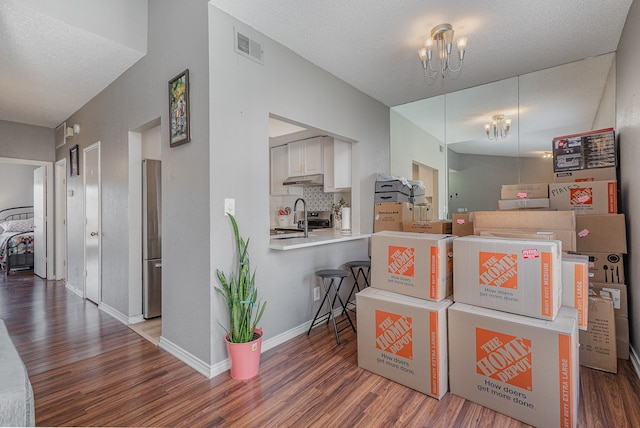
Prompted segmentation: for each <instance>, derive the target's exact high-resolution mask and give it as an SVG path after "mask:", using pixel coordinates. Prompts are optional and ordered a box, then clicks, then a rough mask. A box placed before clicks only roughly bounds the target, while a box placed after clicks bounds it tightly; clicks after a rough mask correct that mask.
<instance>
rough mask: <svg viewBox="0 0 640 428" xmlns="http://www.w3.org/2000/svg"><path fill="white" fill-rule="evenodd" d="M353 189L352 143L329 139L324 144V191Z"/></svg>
mask: <svg viewBox="0 0 640 428" xmlns="http://www.w3.org/2000/svg"><path fill="white" fill-rule="evenodd" d="M349 189H351V143H348V142H346V141H342V140H338V139H337V138H336V139H334V138H327V139H326V140H325V143H324V191H325V193H331V192H340V191H343V190H349Z"/></svg>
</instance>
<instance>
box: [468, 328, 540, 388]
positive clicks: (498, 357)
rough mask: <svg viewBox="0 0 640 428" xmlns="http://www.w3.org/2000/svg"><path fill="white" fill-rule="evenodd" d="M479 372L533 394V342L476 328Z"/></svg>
mask: <svg viewBox="0 0 640 428" xmlns="http://www.w3.org/2000/svg"><path fill="white" fill-rule="evenodd" d="M476 373H478V374H479V375H482V376H486V377H490V378H492V379H495V380H499V381H500V382H504V383H508V384H509V385H513V386H517V387H518V388H522V389H526V390H527V391H531V390H532V385H533V382H532V379H533V368H532V364H531V340H530V339H525V338H522V337H517V336H511V335H508V334H503V333H498V332H495V331H491V330H485V329H483V328H476Z"/></svg>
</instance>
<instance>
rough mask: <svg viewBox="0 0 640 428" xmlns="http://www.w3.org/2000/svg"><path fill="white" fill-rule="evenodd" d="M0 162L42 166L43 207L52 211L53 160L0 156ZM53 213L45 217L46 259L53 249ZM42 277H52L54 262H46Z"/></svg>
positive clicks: (52, 252)
mask: <svg viewBox="0 0 640 428" xmlns="http://www.w3.org/2000/svg"><path fill="white" fill-rule="evenodd" d="M0 163H6V164H13V165H32V166H34V167H44V175H45V178H44V181H45V184H44V186H43V188H42V192H43V198H44V209H45V210H46V212H48V213H53V212H54V210H53V194H54V192H53V182H54V180H53V162H45V161H38V160H32V159H16V158H5V157H0ZM53 221H54V218H53V215H49V216H47V217H46V219H45V227H46V232H45V233H44V235H43V236H44V241H43V242H42V244H43V248H44V251H45V254H44V257H45V258H47V259H51V257H52V255H53V254H54V251H55V246H54V243H55V239H54V234H53V230H54V227H53ZM43 275H44V276H43V277H44V278H47V279H49V278H53V277H54V264H53V263H47V264H46V269H45V272H44V273H43Z"/></svg>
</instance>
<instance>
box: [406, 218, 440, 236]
mask: <svg viewBox="0 0 640 428" xmlns="http://www.w3.org/2000/svg"><path fill="white" fill-rule="evenodd" d="M451 226H452V225H451V220H432V221H405V222H403V223H402V231H403V232H414V233H437V234H443V233H445V234H448V235H451V230H452V228H451Z"/></svg>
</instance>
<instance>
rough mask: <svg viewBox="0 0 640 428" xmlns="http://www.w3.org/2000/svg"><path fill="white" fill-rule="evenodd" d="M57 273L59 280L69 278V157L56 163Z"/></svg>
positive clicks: (56, 277) (55, 276)
mask: <svg viewBox="0 0 640 428" xmlns="http://www.w3.org/2000/svg"><path fill="white" fill-rule="evenodd" d="M54 179H55V198H54V202H55V223H56V226H55V247H56V250H55V275H54V278H55V279H56V280H57V281H60V280H63V279H64V280H65V282H66V280H67V278H68V277H69V273H68V272H67V240H68V237H67V158H62V159H60V160H59V161H57V162H56V163H55V174H54Z"/></svg>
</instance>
